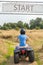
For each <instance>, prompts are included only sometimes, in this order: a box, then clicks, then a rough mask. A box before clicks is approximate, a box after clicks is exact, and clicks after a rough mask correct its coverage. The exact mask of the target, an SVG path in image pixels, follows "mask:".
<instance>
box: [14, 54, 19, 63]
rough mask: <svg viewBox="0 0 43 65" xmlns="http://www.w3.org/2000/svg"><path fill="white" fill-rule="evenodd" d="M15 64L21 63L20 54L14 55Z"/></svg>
mask: <svg viewBox="0 0 43 65" xmlns="http://www.w3.org/2000/svg"><path fill="white" fill-rule="evenodd" d="M14 63H19V54H18V53H14Z"/></svg>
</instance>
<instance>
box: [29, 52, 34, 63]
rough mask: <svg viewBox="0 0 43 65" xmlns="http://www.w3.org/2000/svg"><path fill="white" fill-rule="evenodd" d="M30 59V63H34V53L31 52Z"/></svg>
mask: <svg viewBox="0 0 43 65" xmlns="http://www.w3.org/2000/svg"><path fill="white" fill-rule="evenodd" d="M28 57H29V62H30V63H32V62H34V51H29V52H28Z"/></svg>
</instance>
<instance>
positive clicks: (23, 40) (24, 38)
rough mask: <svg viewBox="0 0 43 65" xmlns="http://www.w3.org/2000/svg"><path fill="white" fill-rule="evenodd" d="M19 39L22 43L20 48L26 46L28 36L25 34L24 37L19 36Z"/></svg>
mask: <svg viewBox="0 0 43 65" xmlns="http://www.w3.org/2000/svg"><path fill="white" fill-rule="evenodd" d="M18 39H19V41H20V46H25V45H26V39H27V36H26V35H25V34H24V35H19V36H18Z"/></svg>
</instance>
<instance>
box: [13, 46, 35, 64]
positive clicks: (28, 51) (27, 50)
mask: <svg viewBox="0 0 43 65" xmlns="http://www.w3.org/2000/svg"><path fill="white" fill-rule="evenodd" d="M23 56H25V57H28V58H29V62H30V63H32V62H34V51H33V49H32V48H31V47H30V46H28V47H25V46H22V47H21V46H16V48H15V50H14V63H19V61H20V60H19V59H20V58H21V57H23Z"/></svg>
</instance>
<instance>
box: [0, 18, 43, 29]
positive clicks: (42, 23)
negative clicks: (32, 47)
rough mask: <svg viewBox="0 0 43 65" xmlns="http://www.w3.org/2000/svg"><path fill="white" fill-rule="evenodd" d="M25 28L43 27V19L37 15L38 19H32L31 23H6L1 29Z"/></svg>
mask: <svg viewBox="0 0 43 65" xmlns="http://www.w3.org/2000/svg"><path fill="white" fill-rule="evenodd" d="M19 28H25V29H43V19H42V18H39V17H37V18H36V19H31V20H30V23H29V24H28V23H23V22H22V21H18V22H17V23H4V24H3V26H1V25H0V29H1V30H8V29H16V30H18V29H19Z"/></svg>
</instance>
